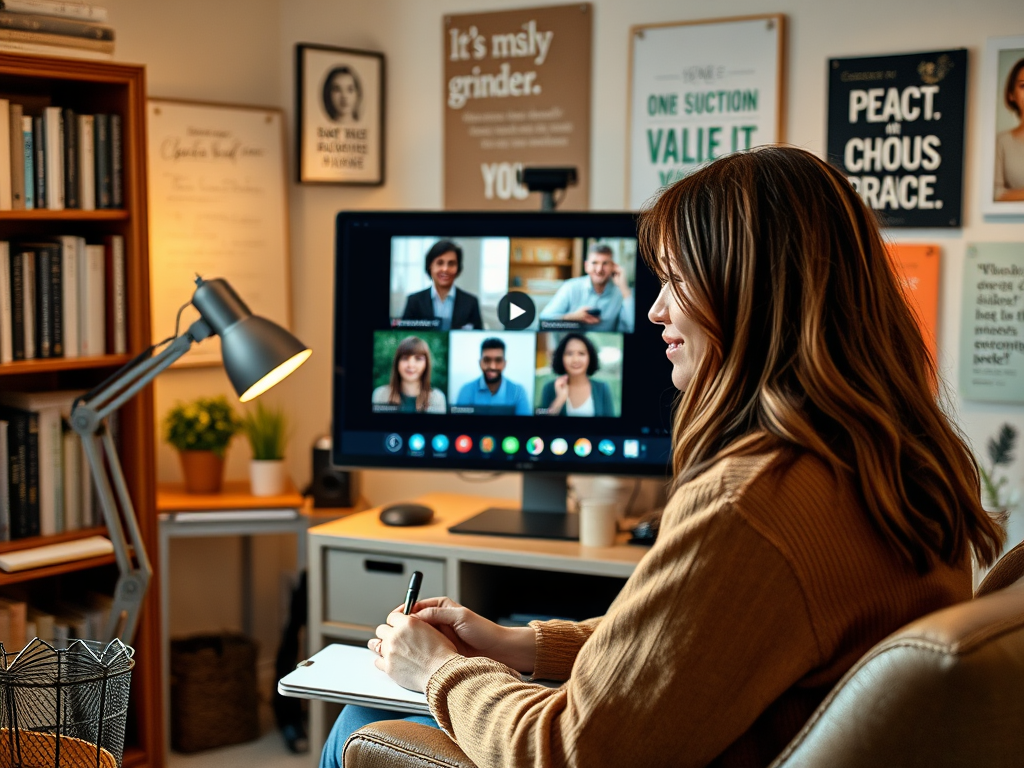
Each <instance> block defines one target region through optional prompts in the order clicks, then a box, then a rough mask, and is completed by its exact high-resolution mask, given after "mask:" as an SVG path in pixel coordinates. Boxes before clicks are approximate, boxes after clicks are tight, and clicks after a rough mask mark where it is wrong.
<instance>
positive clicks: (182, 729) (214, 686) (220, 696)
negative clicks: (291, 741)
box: [0, 633, 260, 768]
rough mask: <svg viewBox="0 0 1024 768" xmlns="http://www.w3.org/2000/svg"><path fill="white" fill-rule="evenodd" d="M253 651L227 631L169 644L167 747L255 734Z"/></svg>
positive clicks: (186, 748) (182, 748) (201, 745)
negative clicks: (168, 732) (169, 702)
mask: <svg viewBox="0 0 1024 768" xmlns="http://www.w3.org/2000/svg"><path fill="white" fill-rule="evenodd" d="M257 650H258V649H257V646H256V643H255V641H253V640H251V639H250V638H248V637H246V636H245V635H240V634H232V633H223V634H219V635H197V636H195V637H190V638H186V639H183V640H174V641H172V642H171V747H173V748H174V749H175V750H176V751H178V752H198V751H200V750H203V749H212V748H213V747H224V746H227V745H229V744H240V743H241V742H244V741H252V740H253V739H257V738H259V735H260V723H259V692H258V686H257V684H256V655H257ZM0 768H2V766H0Z"/></svg>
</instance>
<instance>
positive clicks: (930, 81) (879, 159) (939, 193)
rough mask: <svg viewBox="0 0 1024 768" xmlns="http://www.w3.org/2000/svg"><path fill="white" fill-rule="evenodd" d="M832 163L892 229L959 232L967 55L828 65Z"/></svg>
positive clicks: (876, 58) (945, 53)
mask: <svg viewBox="0 0 1024 768" xmlns="http://www.w3.org/2000/svg"><path fill="white" fill-rule="evenodd" d="M828 71H829V80H828V156H829V160H830V161H831V162H832V163H833V164H835V165H836V166H838V167H839V168H842V169H843V170H844V171H845V172H846V174H847V177H848V178H849V179H850V183H851V184H853V186H854V188H855V189H856V190H857V192H858V193H859V194H860V196H861V198H863V200H864V202H865V203H867V205H868V206H869V207H870V208H872V209H873V210H875V211H877V212H878V213H879V214H880V219H881V221H882V223H883V224H885V225H886V226H889V227H959V226H960V220H961V200H962V196H963V175H964V107H965V104H966V98H967V51H966V50H965V49H962V48H960V49H956V50H951V51H938V52H935V53H908V54H901V55H896V56H872V57H869V58H857V59H831V60H830V61H829V64H828Z"/></svg>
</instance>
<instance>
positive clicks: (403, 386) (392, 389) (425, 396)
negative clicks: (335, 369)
mask: <svg viewBox="0 0 1024 768" xmlns="http://www.w3.org/2000/svg"><path fill="white" fill-rule="evenodd" d="M432 367H433V360H432V358H431V356H430V347H428V346H427V342H425V341H424V340H423V339H421V338H420V337H419V336H408V337H407V338H404V339H402V340H401V341H400V342H399V343H398V348H397V349H395V357H394V359H393V360H392V363H391V381H389V382H388V383H387V384H382V385H381V386H379V387H377V388H376V389H375V390H373V394H372V395H371V396H370V400H371V402H372V403H373V404H374V405H397V406H398V410H399V412H400V413H444V412H445V406H446V402H445V399H444V392H442V391H441V390H439V389H433V388H432V387H431V384H430V375H431V368H432Z"/></svg>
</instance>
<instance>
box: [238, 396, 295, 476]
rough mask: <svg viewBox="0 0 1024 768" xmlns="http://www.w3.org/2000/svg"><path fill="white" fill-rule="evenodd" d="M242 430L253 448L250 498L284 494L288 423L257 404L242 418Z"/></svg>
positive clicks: (274, 410)
mask: <svg viewBox="0 0 1024 768" xmlns="http://www.w3.org/2000/svg"><path fill="white" fill-rule="evenodd" d="M242 431H243V432H245V435H246V437H248V438H249V446H250V447H251V448H252V461H251V462H250V463H249V481H250V485H251V486H252V488H251V490H252V494H253V496H276V495H277V494H280V493H284V491H285V490H286V488H287V486H288V476H287V472H286V470H285V464H284V449H285V443H286V442H287V437H288V434H287V433H288V421H287V419H286V417H285V414H284V411H283V410H282V409H280V408H271V407H269V406H264V405H263V403H262V402H259V401H257V403H256V407H255V408H254V409H253V410H251V411H249V412H248V413H247V414H245V416H244V417H243V418H242Z"/></svg>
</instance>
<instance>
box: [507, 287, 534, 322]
mask: <svg viewBox="0 0 1024 768" xmlns="http://www.w3.org/2000/svg"><path fill="white" fill-rule="evenodd" d="M536 316H537V308H536V307H535V306H534V305H533V299H531V298H530V297H529V296H527V295H526V294H525V293H520V292H519V291H510V292H509V293H506V294H505V295H504V296H502V297H501V301H499V302H498V320H500V321H501V324H502V325H504V326H505V330H507V331H522V330H525V329H526V328H529V327H530V324H531V323H533V319H534V318H535V317H536Z"/></svg>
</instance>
